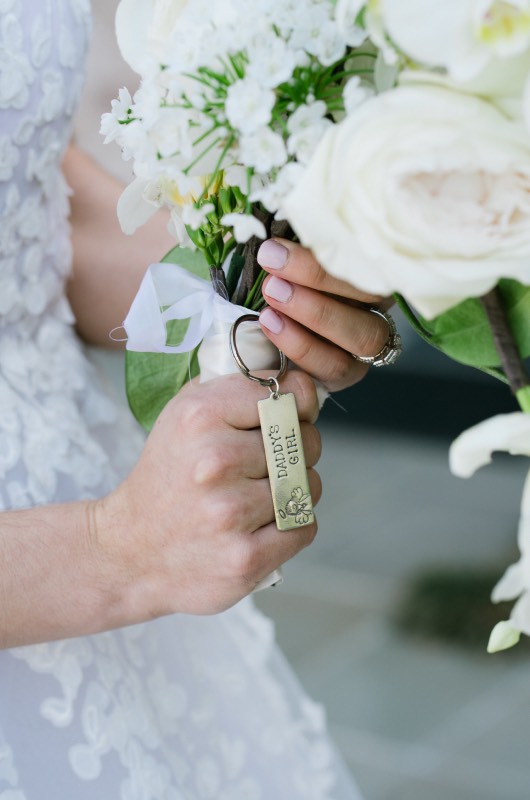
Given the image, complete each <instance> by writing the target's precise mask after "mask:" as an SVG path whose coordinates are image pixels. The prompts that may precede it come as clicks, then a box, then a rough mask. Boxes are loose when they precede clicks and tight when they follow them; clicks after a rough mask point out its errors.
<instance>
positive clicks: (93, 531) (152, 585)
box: [89, 485, 172, 628]
mask: <svg viewBox="0 0 530 800" xmlns="http://www.w3.org/2000/svg"><path fill="white" fill-rule="evenodd" d="M135 505H136V503H133V502H131V498H129V496H128V487H127V486H125V485H122V486H120V487H118V489H116V490H115V491H114V492H112V493H111V494H110V495H108V496H107V497H104V498H102V499H100V500H97V501H94V502H93V504H92V508H91V511H90V524H89V538H90V541H91V547H94V548H95V550H96V551H97V554H98V555H97V562H98V563H99V574H100V575H101V577H102V578H103V580H102V583H101V585H102V586H103V587H104V588H103V596H102V598H101V614H102V618H104V619H105V628H116V627H123V626H126V625H133V624H136V623H139V622H145V621H146V620H149V619H154V618H156V617H159V616H162V615H164V614H168V613H171V611H172V609H170V608H166V607H165V605H164V603H163V601H162V599H161V598H162V597H163V595H164V593H163V592H162V591H161V586H162V584H163V576H162V575H160V574H157V573H156V571H155V568H154V565H153V564H152V556H151V554H150V552H149V548H148V546H146V545H147V544H148V542H149V541H150V540H151V535H150V531H149V525H148V522H147V519H146V515H144V514H141V513H138V512H137V510H135Z"/></svg>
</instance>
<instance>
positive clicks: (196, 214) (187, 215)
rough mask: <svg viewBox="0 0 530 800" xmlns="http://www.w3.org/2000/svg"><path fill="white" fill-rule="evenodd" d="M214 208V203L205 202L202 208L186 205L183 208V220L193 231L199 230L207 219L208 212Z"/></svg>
mask: <svg viewBox="0 0 530 800" xmlns="http://www.w3.org/2000/svg"><path fill="white" fill-rule="evenodd" d="M213 210H214V206H213V203H205V204H204V205H203V206H201V207H200V208H196V207H195V206H193V205H186V206H184V208H183V209H182V222H183V223H184V225H189V227H190V228H191V229H192V230H193V231H197V230H198V229H199V228H200V227H201V225H203V224H204V223H205V221H206V217H207V216H208V214H211V212H212V211H213Z"/></svg>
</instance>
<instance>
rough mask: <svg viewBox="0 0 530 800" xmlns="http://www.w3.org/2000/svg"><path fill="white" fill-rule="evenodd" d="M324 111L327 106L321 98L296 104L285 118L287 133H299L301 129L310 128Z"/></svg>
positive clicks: (325, 111)
mask: <svg viewBox="0 0 530 800" xmlns="http://www.w3.org/2000/svg"><path fill="white" fill-rule="evenodd" d="M326 113H327V106H326V104H325V103H324V102H323V100H316V101H314V102H312V103H307V104H304V105H301V106H298V108H297V109H296V110H295V111H293V113H292V114H291V115H290V117H289V119H288V120H287V130H288V131H289V133H300V131H302V130H307V129H308V128H312V127H314V125H315V124H317V123H320V122H321V121H322V119H323V118H324V116H325V114H326Z"/></svg>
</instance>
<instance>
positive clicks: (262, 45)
mask: <svg viewBox="0 0 530 800" xmlns="http://www.w3.org/2000/svg"><path fill="white" fill-rule="evenodd" d="M249 56H250V63H249V65H248V67H247V75H248V76H249V77H252V78H255V79H256V80H257V81H259V83H260V84H261V85H262V86H265V87H267V88H269V89H273V88H274V87H275V86H279V85H280V84H281V83H285V81H288V80H289V78H290V77H291V76H292V74H293V72H294V69H295V67H296V56H295V54H294V52H293V51H292V50H290V49H289V48H288V47H287V44H286V43H285V42H284V41H283V39H279V38H278V37H277V36H275V35H274V36H268V37H267V38H266V39H265V40H263V39H261V40H259V42H257V43H255V44H253V45H251V46H250V48H249Z"/></svg>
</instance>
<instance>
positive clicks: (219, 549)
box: [96, 371, 321, 622]
mask: <svg viewBox="0 0 530 800" xmlns="http://www.w3.org/2000/svg"><path fill="white" fill-rule="evenodd" d="M282 391H286V392H288V391H292V392H294V394H295V396H296V401H297V406H298V412H299V418H300V421H301V430H302V436H303V444H304V449H305V455H306V460H307V466H308V468H309V469H308V478H309V484H310V487H311V493H312V497H313V501H314V502H316V501H317V500H318V499H319V497H320V493H321V486H320V478H319V476H318V474H317V473H316V472H315V470H314V469H312V467H313V466H314V465H315V463H316V462H317V461H318V458H319V456H320V437H319V434H318V432H317V430H316V428H315V427H314V424H313V423H314V422H315V421H316V417H317V415H318V406H317V399H316V391H315V386H314V383H313V381H312V380H311V379H310V378H309V377H308V376H307V375H305V374H304V373H303V372H298V371H293V372H291V373H289V374H288V375H287V376H286V378H285V379H284V380H283V381H282ZM265 393H266V390H265ZM264 396H265V395H264V389H263V388H262V387H261V386H259V385H257V384H255V383H251V382H250V381H249V380H247V379H246V378H244V377H243V376H241V375H228V376H225V377H221V378H217V379H214V380H211V381H207V382H206V383H203V384H197V383H194V384H192V385H189V386H187V387H186V388H184V389H183V390H182V391H181V392H180V393H179V394H178V395H177V396H176V397H175V398H174V399H173V400H171V401H170V402H169V403H168V405H167V406H166V408H165V409H164V411H163V412H162V414H161V415H160V417H159V418H158V420H157V422H156V424H155V426H154V428H153V430H152V432H151V434H150V436H149V437H148V440H147V442H146V446H145V449H144V451H143V453H142V456H141V458H140V461H139V463H138V464H137V466H136V468H135V469H134V470H133V472H132V474H131V475H130V476H129V478H128V479H127V480H126V481H125V482H124V483H123V484H121V486H120V487H118V489H117V490H116V491H115V492H114V493H113V494H111V495H110V496H109V497H107V498H106V499H105V500H104V501H101V503H100V504H99V506H98V508H97V515H96V520H97V539H98V541H99V542H100V543H101V544H102V546H103V548H104V551H105V553H106V554H107V557H108V558H109V559H110V561H111V562H112V564H113V565H114V572H116V571H117V572H118V575H119V577H118V580H117V586H118V587H120V586H121V590H120V589H119V588H118V594H119V595H120V596H122V597H123V596H124V597H125V598H126V600H125V606H126V607H125V608H122V609H121V612H120V613H121V616H125V617H126V619H127V620H128V622H135V621H141V620H143V619H147V618H150V617H152V616H160V615H163V614H168V613H173V612H187V613H194V614H212V613H216V612H218V611H221V610H223V609H226V608H228V607H229V606H231V605H233V604H234V603H236V602H237V601H238V600H240V599H241V598H242V597H244V596H245V595H247V594H248V593H249V592H251V591H252V590H253V589H254V588H255V586H256V585H257V583H258V582H259V581H260V580H262V579H263V578H264V577H265V576H266V575H268V574H269V573H270V572H272V571H273V570H274V569H277V568H278V567H279V566H280V565H281V564H283V563H284V562H285V561H287V560H288V559H290V558H292V557H293V556H294V555H295V554H296V553H297V552H298V551H299V550H301V549H302V548H304V547H306V546H307V545H308V544H310V543H311V541H312V540H313V538H314V536H315V534H316V525H315V524H313V525H308V526H304V527H301V528H299V529H297V530H294V531H290V532H289V533H285V532H279V531H278V529H277V528H276V525H275V523H274V521H273V520H274V510H273V505H272V499H271V493H270V488H269V482H268V479H267V477H266V476H267V468H266V462H265V454H264V449H263V441H262V438H261V431H260V430H259V428H258V426H259V419H258V409H257V401H258V400H260V399H263V398H264ZM116 567H117V569H116Z"/></svg>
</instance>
